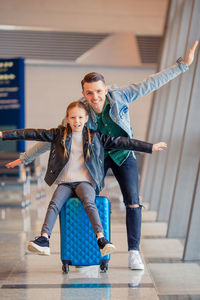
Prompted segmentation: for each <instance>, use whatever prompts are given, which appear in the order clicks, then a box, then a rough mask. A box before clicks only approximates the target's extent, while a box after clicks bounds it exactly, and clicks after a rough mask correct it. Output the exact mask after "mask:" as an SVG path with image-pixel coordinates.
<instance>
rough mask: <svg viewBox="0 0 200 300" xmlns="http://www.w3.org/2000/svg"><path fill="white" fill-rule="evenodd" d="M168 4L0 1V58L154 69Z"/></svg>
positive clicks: (143, 0)
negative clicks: (23, 58) (18, 57)
mask: <svg viewBox="0 0 200 300" xmlns="http://www.w3.org/2000/svg"><path fill="white" fill-rule="evenodd" d="M167 8H168V0H124V1H121V0H99V1H92V0H84V1H82V0H74V1H67V0H58V1H56V2H55V1H53V0H43V1H42V2H41V1H39V0H34V1H27V0H6V1H5V0H1V9H0V20H1V25H0V41H1V43H0V57H13V56H22V57H26V58H30V59H43V60H44V59H46V60H62V61H66V62H70V63H74V64H82V65H107V66H128V67H134V66H136V67H143V66H145V67H146V66H148V65H149V66H151V67H152V65H155V64H156V63H157V60H158V56H159V50H160V46H161V42H162V36H163V31H164V25H165V18H166V14H167Z"/></svg>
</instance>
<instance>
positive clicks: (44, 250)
mask: <svg viewBox="0 0 200 300" xmlns="http://www.w3.org/2000/svg"><path fill="white" fill-rule="evenodd" d="M28 250H29V251H31V252H34V253H36V254H39V255H50V248H49V240H48V238H46V237H45V236H40V237H38V238H35V240H34V241H30V242H28Z"/></svg>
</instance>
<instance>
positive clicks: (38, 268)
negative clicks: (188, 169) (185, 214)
mask: <svg viewBox="0 0 200 300" xmlns="http://www.w3.org/2000/svg"><path fill="white" fill-rule="evenodd" d="M107 186H108V187H109V190H108V189H107V190H104V195H107V196H108V197H109V198H110V199H111V200H112V220H111V222H112V226H111V235H112V241H113V243H114V244H115V245H116V247H117V252H116V253H114V254H113V255H112V256H111V260H110V262H109V269H108V272H107V273H100V272H99V268H98V266H90V267H82V268H76V267H70V272H69V273H68V274H63V273H62V270H61V267H62V264H61V261H60V235H59V223H58V222H57V223H56V226H55V228H54V231H53V235H52V237H51V253H52V254H51V256H49V257H43V256H37V255H33V254H31V253H28V252H27V250H26V244H27V241H28V240H29V239H31V238H33V237H35V236H36V235H38V234H39V232H40V228H41V224H42V221H43V217H44V214H45V210H46V207H47V203H48V201H49V197H50V196H51V194H52V189H47V196H46V198H42V199H40V200H36V199H35V196H34V195H35V187H34V186H32V199H31V201H32V203H31V205H30V206H29V207H27V208H26V209H21V208H6V209H4V208H0V299H1V300H4V299H13V300H18V299H20V300H23V299H29V300H33V299H34V300H36V299H37V300H40V299H49V300H51V299H53V300H54V299H56V300H58V299H60V300H64V299H74V300H77V299H87V300H88V299H89V300H90V299H95V300H96V299H97V300H98V299H99V300H100V299H102V300H103V299H114V300H115V299H120V300H121V299H124V300H125V299H146V300H156V299H161V300H167V299H170V300H171V299H200V265H199V264H198V263H195V262H194V263H191V264H188V263H182V261H181V256H182V251H183V244H182V242H181V241H179V240H176V239H165V234H166V229H167V225H166V224H165V223H156V222H155V218H156V212H149V211H148V210H147V209H145V210H143V220H144V222H143V227H142V237H143V238H142V242H141V246H142V251H141V253H142V256H143V259H144V262H145V270H144V271H131V270H129V269H128V267H127V260H128V253H127V241H126V229H125V211H124V206H123V203H122V202H121V200H119V199H118V198H117V197H116V195H118V194H119V189H118V188H117V187H115V184H114V183H113V179H112V178H111V177H108V178H107Z"/></svg>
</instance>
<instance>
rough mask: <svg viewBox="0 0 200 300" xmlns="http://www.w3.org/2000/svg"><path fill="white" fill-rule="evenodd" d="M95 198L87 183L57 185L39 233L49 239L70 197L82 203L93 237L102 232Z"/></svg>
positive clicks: (93, 191) (92, 189) (90, 186)
mask: <svg viewBox="0 0 200 300" xmlns="http://www.w3.org/2000/svg"><path fill="white" fill-rule="evenodd" d="M95 196H96V195H95V190H94V188H93V187H92V185H91V184H90V183H89V182H86V181H83V182H69V183H63V184H59V185H58V187H57V188H56V190H55V192H54V194H53V196H52V199H51V201H50V203H49V206H48V209H47V213H46V217H45V220H44V224H43V226H42V230H41V233H44V232H45V233H47V234H48V236H49V237H50V236H51V232H52V229H53V227H54V224H55V222H56V219H57V216H58V214H59V212H60V210H61V208H62V206H63V205H64V203H65V202H66V201H67V199H69V198H70V197H78V198H79V199H80V200H81V202H82V203H83V207H84V209H85V211H86V213H87V215H88V217H89V220H90V223H91V225H92V228H93V230H94V233H95V235H96V234H97V233H98V232H103V227H102V224H101V220H100V217H99V213H98V210H97V207H96V204H95Z"/></svg>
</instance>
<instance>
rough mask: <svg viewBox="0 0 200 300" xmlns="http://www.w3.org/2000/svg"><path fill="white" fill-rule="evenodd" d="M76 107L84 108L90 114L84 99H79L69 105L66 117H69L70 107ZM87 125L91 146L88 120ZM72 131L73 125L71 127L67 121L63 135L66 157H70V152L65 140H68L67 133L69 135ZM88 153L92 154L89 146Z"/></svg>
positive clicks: (89, 140) (89, 139)
mask: <svg viewBox="0 0 200 300" xmlns="http://www.w3.org/2000/svg"><path fill="white" fill-rule="evenodd" d="M74 107H79V108H82V109H84V110H85V113H86V115H87V116H88V110H87V107H86V105H85V104H84V103H83V102H82V101H80V100H77V101H73V102H71V103H70V104H69V105H68V107H67V110H66V117H68V115H69V111H70V109H72V108H74ZM86 127H87V133H88V143H89V146H90V144H91V134H90V130H89V125H88V121H87V123H86ZM70 132H71V127H70V125H69V124H68V123H67V126H66V127H65V130H64V136H63V145H64V155H65V157H68V156H69V153H68V151H67V148H66V146H65V140H66V137H67V135H68V134H69V133H70ZM87 155H90V152H89V147H88V152H87Z"/></svg>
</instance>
